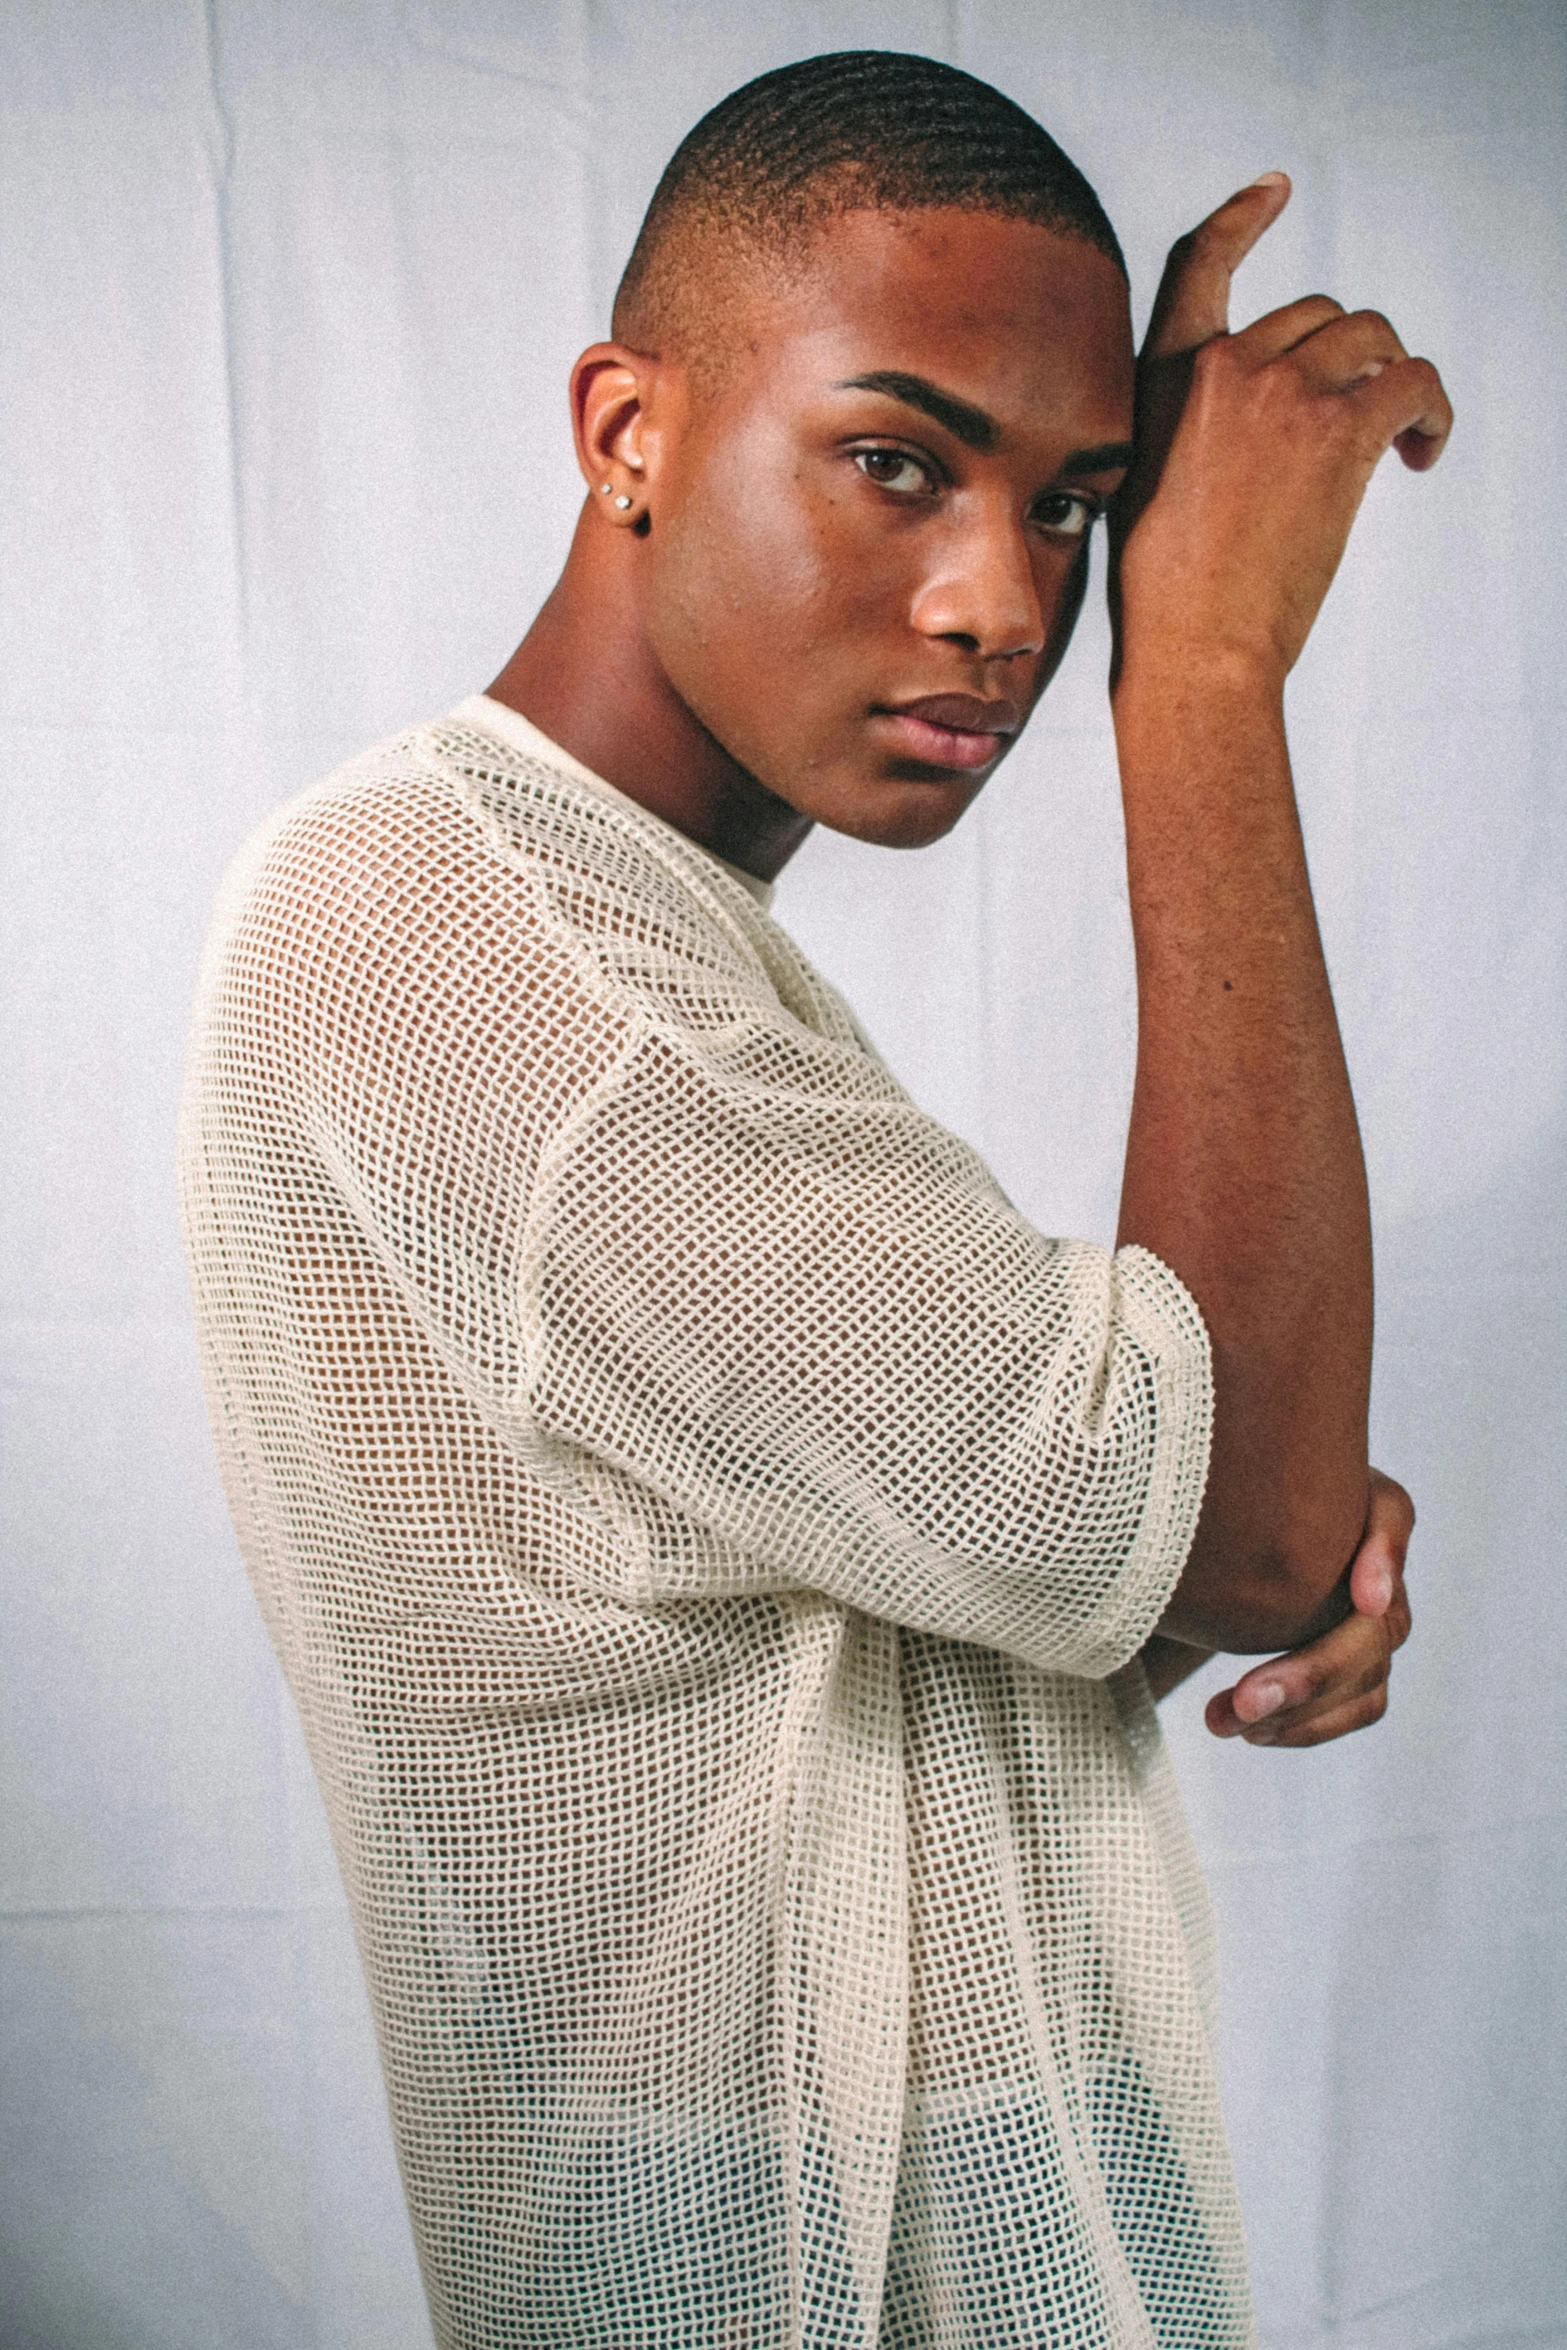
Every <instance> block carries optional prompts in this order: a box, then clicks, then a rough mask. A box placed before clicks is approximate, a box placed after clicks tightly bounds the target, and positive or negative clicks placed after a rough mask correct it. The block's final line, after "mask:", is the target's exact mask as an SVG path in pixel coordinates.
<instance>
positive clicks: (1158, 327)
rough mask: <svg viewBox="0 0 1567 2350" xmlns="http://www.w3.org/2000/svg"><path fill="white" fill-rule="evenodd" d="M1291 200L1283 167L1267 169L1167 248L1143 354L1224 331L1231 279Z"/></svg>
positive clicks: (1169, 352) (1193, 344)
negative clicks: (1166, 259)
mask: <svg viewBox="0 0 1567 2350" xmlns="http://www.w3.org/2000/svg"><path fill="white" fill-rule="evenodd" d="M1289 200H1290V183H1289V179H1288V176H1287V174H1285V173H1284V172H1282V171H1265V172H1264V173H1263V175H1262V177H1261V178H1260V179H1256V180H1253V181H1252V183H1251V186H1250V187H1249V188H1240V189H1238V190H1237V191H1236V193H1235V194H1234V195H1233V196H1231V197H1230V198H1229V199H1228V201H1227V202H1225V203H1223V204H1221V205H1220V206H1219V208H1218V210H1217V212H1210V213H1209V215H1208V217H1207V219H1206V220H1204V221H1202V222H1200V223H1199V225H1198V226H1197V227H1196V228H1194V229H1190V230H1188V232H1187V234H1186V235H1185V236H1184V237H1181V238H1180V239H1179V240H1178V241H1177V242H1176V243H1175V244H1174V245H1172V246H1171V248H1170V258H1169V260H1168V261H1167V262H1166V263H1165V265H1164V275H1163V277H1162V278H1161V279H1160V280H1159V291H1158V293H1157V295H1156V296H1155V297H1154V306H1153V316H1152V317H1151V318H1150V320H1149V322H1148V332H1147V334H1146V336H1145V337H1144V339H1143V350H1142V356H1143V357H1144V359H1167V358H1170V357H1172V356H1173V355H1174V354H1175V353H1176V352H1178V351H1193V350H1195V349H1196V348H1197V346H1198V345H1199V344H1200V343H1211V342H1212V341H1213V339H1214V337H1215V335H1222V334H1226V333H1228V331H1229V324H1230V280H1231V279H1232V278H1233V277H1234V275H1235V272H1236V270H1237V269H1239V267H1240V265H1241V263H1242V262H1243V261H1244V260H1245V258H1246V256H1247V254H1248V253H1249V252H1250V251H1251V249H1252V247H1253V245H1255V243H1256V242H1257V239H1258V238H1259V237H1260V236H1261V235H1262V234H1263V232H1264V231H1265V230H1266V229H1270V228H1271V227H1272V226H1273V223H1274V222H1275V221H1276V220H1277V219H1278V217H1279V214H1280V213H1281V212H1282V211H1283V209H1284V207H1285V205H1286V204H1287V203H1288V202H1289Z"/></svg>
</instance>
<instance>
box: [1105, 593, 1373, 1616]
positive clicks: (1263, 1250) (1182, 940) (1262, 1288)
mask: <svg viewBox="0 0 1567 2350" xmlns="http://www.w3.org/2000/svg"><path fill="white" fill-rule="evenodd" d="M1115 715H1116V731H1117V739H1118V746H1119V751H1120V758H1121V768H1122V785H1123V792H1124V796H1125V803H1126V832H1127V860H1128V877H1129V886H1130V892H1131V905H1132V920H1133V928H1134V933H1135V939H1136V951H1137V977H1138V1001H1139V1038H1138V1057H1137V1077H1136V1086H1135V1092H1134V1098H1133V1108H1132V1118H1131V1128H1130V1133H1129V1137H1128V1143H1127V1154H1126V1170H1125V1180H1124V1185H1123V1191H1122V1200H1121V1221H1120V1238H1121V1240H1122V1241H1123V1242H1130V1241H1136V1242H1140V1243H1141V1244H1142V1245H1143V1246H1144V1247H1146V1248H1149V1249H1151V1250H1153V1251H1154V1253H1155V1254H1156V1255H1158V1256H1160V1257H1162V1258H1163V1259H1164V1261H1165V1262H1166V1263H1167V1264H1169V1265H1171V1266H1172V1267H1173V1268H1174V1269H1175V1271H1176V1272H1178V1273H1179V1274H1180V1276H1181V1278H1182V1279H1183V1280H1184V1281H1185V1282H1186V1284H1187V1286H1188V1287H1189V1288H1190V1289H1191V1291H1192V1293H1193V1295H1194V1296H1195V1297H1196V1299H1197V1302H1198V1304H1199V1305H1200V1306H1201V1308H1202V1311H1203V1315H1204V1318H1205V1320H1206V1322H1207V1325H1208V1330H1209V1334H1210V1338H1211V1340H1212V1345H1213V1358H1214V1382H1215V1415H1214V1440H1213V1452H1212V1461H1211V1467H1210V1474H1209V1483H1208V1491H1207V1496H1206V1499H1205V1502H1204V1506H1203V1511H1202V1516H1201V1520H1200V1523H1199V1527H1198V1532H1197V1537H1196V1541H1195V1544H1194V1547H1193V1551H1192V1556H1191V1560H1190V1562H1189V1564H1188V1567H1187V1570H1186V1573H1185V1574H1184V1575H1183V1577H1182V1580H1181V1584H1180V1586H1179V1588H1178V1590H1177V1593H1176V1596H1175V1600H1174V1601H1173V1603H1172V1606H1171V1608H1170V1611H1169V1613H1168V1614H1167V1616H1166V1617H1165V1619H1164V1622H1163V1624H1162V1626H1161V1629H1162V1630H1163V1631H1164V1632H1166V1633H1168V1634H1170V1635H1172V1636H1173V1637H1175V1638H1176V1639H1178V1640H1181V1641H1185V1642H1190V1643H1193V1644H1196V1645H1199V1646H1204V1647H1209V1648H1213V1647H1222V1648H1233V1649H1241V1650H1256V1649H1262V1648H1270V1647H1284V1646H1290V1645H1292V1644H1293V1643H1294V1642H1296V1641H1298V1640H1299V1639H1301V1638H1302V1637H1304V1636H1306V1635H1307V1634H1308V1632H1309V1631H1310V1630H1312V1629H1313V1628H1314V1624H1315V1622H1316V1620H1318V1619H1322V1620H1326V1618H1327V1617H1328V1616H1330V1615H1331V1613H1332V1612H1333V1609H1334V1607H1335V1604H1336V1605H1337V1606H1338V1607H1339V1608H1340V1609H1342V1606H1343V1601H1342V1598H1340V1599H1339V1600H1338V1601H1337V1602H1335V1599H1334V1586H1335V1584H1336V1583H1337V1582H1338V1580H1339V1578H1340V1576H1341V1574H1342V1572H1343V1570H1344V1568H1345V1567H1346V1565H1347V1563H1348V1561H1349V1559H1350V1557H1351V1555H1352V1553H1353V1551H1354V1549H1355V1545H1356V1541H1357V1539H1358V1536H1359V1533H1360V1529H1361V1525H1362V1521H1363V1519H1364V1514H1365V1498H1366V1476H1367V1462H1366V1408H1367V1399H1368V1393H1369V1384H1370V1363H1371V1245H1370V1224H1369V1215H1368V1209H1367V1199H1366V1185H1365V1171H1364V1165H1363V1161H1362V1157H1361V1150H1360V1141H1359V1135H1358V1132H1357V1129H1356V1122H1355V1112H1354V1104H1353V1100H1352V1098H1351V1094H1350V1087H1349V1079H1348V1075H1347V1072H1346V1069H1345V1065H1344V1057H1343V1051H1342V1047H1341V1044H1340V1040H1339V1034H1338V1024H1337V1020H1336V1018H1335V1015H1334V1010H1333V1001H1332V996H1331V993H1330V990H1329V986H1328V978H1327V972H1326V969H1325V966H1324V963H1323V958H1322V949H1321V943H1320V939H1319V937H1318V932H1317V924H1316V917H1315V913H1314V911H1313V907H1312V902H1311V891H1310V884H1309V880H1308V877H1307V872H1306V862H1305V856H1304V851H1303V848H1302V844H1301V838H1300V827H1299V821H1298V817H1297V814H1296V808H1295V800H1294V793H1293V788H1292V784H1291V779H1290V771H1289V760H1288V753H1287V748H1286V744H1285V738H1284V724H1283V711H1282V692H1281V690H1274V689H1273V688H1272V686H1271V684H1270V683H1269V682H1268V681H1267V680H1266V679H1265V678H1264V679H1263V680H1262V681H1261V682H1259V679H1258V674H1257V672H1256V671H1255V670H1254V669H1253V668H1251V667H1249V666H1248V665H1247V664H1246V663H1245V662H1244V661H1242V660H1240V659H1237V660H1236V661H1235V662H1234V664H1233V665H1232V666H1231V667H1230V669H1229V670H1228V671H1226V670H1224V669H1223V668H1222V667H1221V666H1220V664H1219V662H1218V661H1217V660H1216V659H1215V658H1213V657H1211V656H1210V657H1200V656H1197V655H1193V654H1190V653H1188V654H1187V655H1185V656H1184V657H1182V658H1177V657H1175V656H1174V655H1173V654H1172V655H1171V656H1169V657H1168V658H1167V659H1166V661H1165V662H1164V664H1163V665H1162V666H1161V665H1160V663H1159V662H1158V661H1157V660H1155V659H1148V660H1145V661H1140V657H1139V653H1138V648H1137V645H1136V641H1135V638H1133V639H1130V640H1129V643H1128V650H1127V659H1126V661H1125V664H1124V667H1123V671H1122V675H1121V678H1120V681H1119V684H1118V687H1117V693H1116V711H1115Z"/></svg>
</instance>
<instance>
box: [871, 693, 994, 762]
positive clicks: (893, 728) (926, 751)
mask: <svg viewBox="0 0 1567 2350" xmlns="http://www.w3.org/2000/svg"><path fill="white" fill-rule="evenodd" d="M871 715H872V717H873V718H874V719H875V720H876V721H877V724H878V727H879V729H880V730H881V732H882V734H883V738H884V739H886V738H887V737H888V736H890V737H891V738H892V741H893V744H894V745H895V747H896V748H897V749H898V750H900V751H901V752H902V754H903V756H904V757H905V758H912V759H917V760H918V761H919V762H920V764H921V765H922V766H926V767H948V768H957V769H959V770H961V771H963V772H965V773H969V774H972V773H973V772H974V771H975V770H976V769H978V768H981V767H989V766H991V765H992V764H993V763H994V762H995V761H996V760H997V759H999V758H1000V756H1001V754H1002V752H1003V751H1004V750H1005V749H1006V747H1007V745H1008V743H1009V742H1010V741H1011V739H1012V737H1013V736H1014V735H1015V734H1016V732H1017V730H1018V726H1019V723H1020V721H1019V717H1018V712H1017V708H1016V706H1015V704H1013V703H1011V702H1005V701H993V702H992V701H982V700H981V699H980V697H979V696H978V695H977V694H927V695H926V696H925V697H924V699H923V700H921V701H917V702H896V703H887V702H883V703H879V704H877V705H876V706H874V707H873V709H872V712H871Z"/></svg>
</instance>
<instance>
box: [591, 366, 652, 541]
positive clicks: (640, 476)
mask: <svg viewBox="0 0 1567 2350" xmlns="http://www.w3.org/2000/svg"><path fill="white" fill-rule="evenodd" d="M657 369H658V362H657V361H656V360H653V359H649V358H648V357H647V356H646V355H645V354H644V353H642V352H638V351H628V350H627V349H626V347H625V345H624V344H623V343H594V344H592V345H591V346H590V348H589V349H588V350H586V351H584V352H583V354H582V357H581V358H580V359H579V360H578V361H577V364H576V366H575V367H574V368H573V369H572V371H571V421H572V429H573V431H574V433H575V435H576V442H577V463H578V465H579V466H580V467H581V468H582V478H583V480H584V481H585V482H586V483H587V485H588V488H589V490H590V491H591V492H592V497H593V503H594V505H595V506H596V507H597V508H598V509H599V510H600V511H601V512H602V514H603V516H604V519H605V521H606V522H612V523H615V524H616V525H618V526H619V527H621V528H623V529H627V530H639V529H645V528H646V515H647V493H648V486H649V484H648V456H649V451H648V449H647V447H646V445H645V443H646V439H647V432H646V427H647V410H648V404H649V401H650V399H651V396H652V392H653V380H652V379H653V378H654V376H655V375H656V373H657Z"/></svg>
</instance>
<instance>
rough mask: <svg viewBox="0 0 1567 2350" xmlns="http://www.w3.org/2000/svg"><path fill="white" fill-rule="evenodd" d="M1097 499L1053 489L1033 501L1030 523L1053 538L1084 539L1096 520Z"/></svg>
mask: <svg viewBox="0 0 1567 2350" xmlns="http://www.w3.org/2000/svg"><path fill="white" fill-rule="evenodd" d="M1099 512H1100V508H1099V501H1098V499H1097V498H1089V497H1085V496H1083V494H1082V493H1081V492H1080V491H1078V490H1052V491H1051V492H1050V494H1049V495H1048V497H1043V498H1040V499H1038V500H1036V502H1035V505H1034V509H1033V520H1034V521H1035V522H1037V523H1038V524H1039V525H1040V526H1041V528H1042V529H1044V530H1048V531H1049V532H1050V534H1051V536H1052V537H1053V538H1058V539H1080V538H1086V537H1087V535H1088V533H1089V532H1090V531H1091V530H1092V529H1093V526H1094V524H1095V523H1096V522H1097V521H1098V519H1099Z"/></svg>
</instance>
